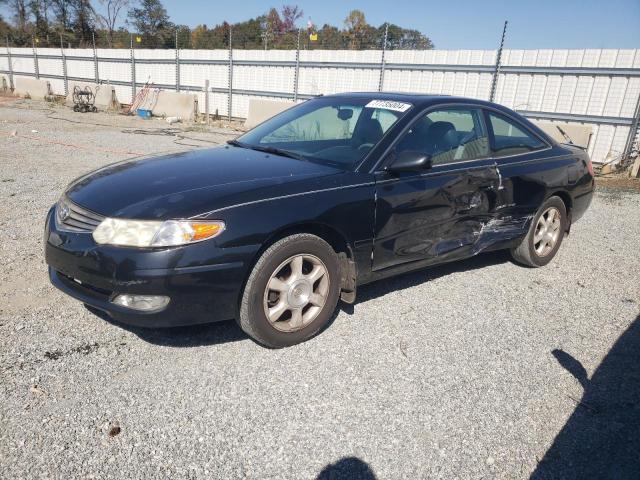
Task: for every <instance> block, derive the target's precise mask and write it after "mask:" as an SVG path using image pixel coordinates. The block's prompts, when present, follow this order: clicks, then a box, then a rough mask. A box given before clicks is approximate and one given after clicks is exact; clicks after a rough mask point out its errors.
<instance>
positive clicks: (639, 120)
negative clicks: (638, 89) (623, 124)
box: [622, 96, 640, 161]
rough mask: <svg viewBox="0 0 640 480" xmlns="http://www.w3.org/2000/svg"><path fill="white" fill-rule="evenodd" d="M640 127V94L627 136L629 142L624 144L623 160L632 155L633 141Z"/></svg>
mask: <svg viewBox="0 0 640 480" xmlns="http://www.w3.org/2000/svg"><path fill="white" fill-rule="evenodd" d="M639 128H640V96H638V101H637V102H636V109H635V111H634V114H633V123H632V124H631V128H630V129H629V135H628V136H627V142H626V143H625V146H624V154H623V155H622V159H623V161H624V160H626V159H628V158H629V157H630V156H631V152H632V151H633V142H635V140H636V137H637V136H638V134H639V133H640V131H639V130H638V129H639Z"/></svg>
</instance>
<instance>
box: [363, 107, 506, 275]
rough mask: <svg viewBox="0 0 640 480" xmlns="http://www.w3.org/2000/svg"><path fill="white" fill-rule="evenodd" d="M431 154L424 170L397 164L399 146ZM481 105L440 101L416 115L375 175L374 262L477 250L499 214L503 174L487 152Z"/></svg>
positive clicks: (436, 258) (434, 259)
mask: <svg viewBox="0 0 640 480" xmlns="http://www.w3.org/2000/svg"><path fill="white" fill-rule="evenodd" d="M406 150H410V151H419V152H421V153H424V154H427V155H430V157H431V163H432V165H431V166H430V167H429V168H427V169H425V170H423V171H410V172H407V171H404V172H394V171H393V166H392V162H393V158H394V157H395V155H397V154H398V153H400V152H402V151H406ZM489 157H490V155H489V142H488V136H487V129H486V127H485V124H484V119H483V115H482V111H481V110H480V109H479V108H477V107H475V106H469V107H448V108H442V107H440V108H436V109H434V110H431V111H429V112H427V113H426V114H424V115H423V116H421V117H420V118H418V120H417V121H416V122H415V123H414V124H413V125H412V126H411V128H410V129H409V130H408V131H406V132H405V133H404V135H403V137H401V138H400V139H399V141H398V143H396V146H395V147H394V149H393V150H392V152H391V158H389V159H388V162H387V165H386V167H385V169H384V170H381V171H378V172H376V173H375V175H376V192H377V202H376V225H375V240H374V247H373V248H374V251H373V261H372V268H373V270H374V271H381V270H384V269H387V268H391V267H395V266H400V265H403V264H413V263H420V264H425V265H428V264H433V263H440V262H444V261H450V260H455V259H459V258H465V257H468V256H471V255H473V254H474V253H475V252H474V244H475V242H476V241H477V239H478V237H479V232H480V231H481V230H482V227H483V225H484V224H485V223H486V222H488V221H489V220H491V219H492V218H493V216H494V213H495V208H496V199H497V191H498V188H499V183H500V181H499V176H498V172H497V169H496V164H495V162H494V160H492V159H491V158H489Z"/></svg>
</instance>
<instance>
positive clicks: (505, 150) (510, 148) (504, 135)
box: [489, 113, 546, 157]
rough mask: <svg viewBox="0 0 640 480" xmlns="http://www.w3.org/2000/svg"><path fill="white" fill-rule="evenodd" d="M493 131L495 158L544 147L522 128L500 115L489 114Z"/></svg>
mask: <svg viewBox="0 0 640 480" xmlns="http://www.w3.org/2000/svg"><path fill="white" fill-rule="evenodd" d="M489 122H491V129H492V130H493V150H494V152H495V156H496V157H505V156H508V155H517V154H519V153H526V152H531V151H533V150H539V149H541V148H544V147H546V145H545V144H544V143H543V142H541V141H540V140H538V139H537V138H536V137H534V136H533V135H531V134H530V133H527V131H526V130H525V129H524V127H522V126H520V125H518V124H517V123H516V122H514V121H513V120H510V119H507V118H505V117H503V116H502V115H497V114H494V113H489Z"/></svg>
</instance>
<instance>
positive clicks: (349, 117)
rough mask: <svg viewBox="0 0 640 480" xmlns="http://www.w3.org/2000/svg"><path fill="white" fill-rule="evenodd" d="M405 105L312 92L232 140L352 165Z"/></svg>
mask: <svg viewBox="0 0 640 480" xmlns="http://www.w3.org/2000/svg"><path fill="white" fill-rule="evenodd" d="M411 106H412V105H411V104H410V103H404V102H395V101H388V100H375V99H371V98H341V97H326V98H316V99H312V100H309V101H307V102H304V103H302V104H300V105H297V106H295V107H293V108H291V109H289V110H286V111H285V112H283V113H281V114H280V115H277V116H275V117H273V118H271V119H269V120H267V121H266V122H264V123H262V124H261V125H258V126H257V127H256V128H254V129H253V130H251V131H249V132H247V133H246V134H244V135H242V136H241V137H239V138H238V139H237V140H236V141H235V142H232V143H233V144H235V145H238V146H241V147H245V148H254V149H256V150H261V151H265V152H271V153H276V154H282V155H285V156H289V157H293V158H301V159H304V160H310V161H315V162H320V163H326V164H331V165H335V166H339V167H341V168H345V169H353V168H354V167H355V166H356V165H357V164H358V163H359V161H360V160H362V159H363V158H364V157H365V155H366V154H367V153H368V152H369V151H370V150H371V149H372V148H373V147H374V146H375V145H376V144H377V143H378V142H379V141H380V140H381V139H382V136H383V135H384V134H385V133H386V132H387V130H389V128H391V127H392V126H393V125H394V124H395V123H396V122H397V121H398V119H400V118H401V117H402V116H403V115H404V114H405V113H406V112H407V110H409V109H410V108H411Z"/></svg>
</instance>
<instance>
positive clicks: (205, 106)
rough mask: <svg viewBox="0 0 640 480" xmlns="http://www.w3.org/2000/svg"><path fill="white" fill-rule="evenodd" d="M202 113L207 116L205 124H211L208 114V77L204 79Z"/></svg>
mask: <svg viewBox="0 0 640 480" xmlns="http://www.w3.org/2000/svg"><path fill="white" fill-rule="evenodd" d="M204 113H205V115H206V116H207V125H210V124H211V116H210V115H209V113H210V112H209V79H208V78H207V79H206V80H205V81H204Z"/></svg>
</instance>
